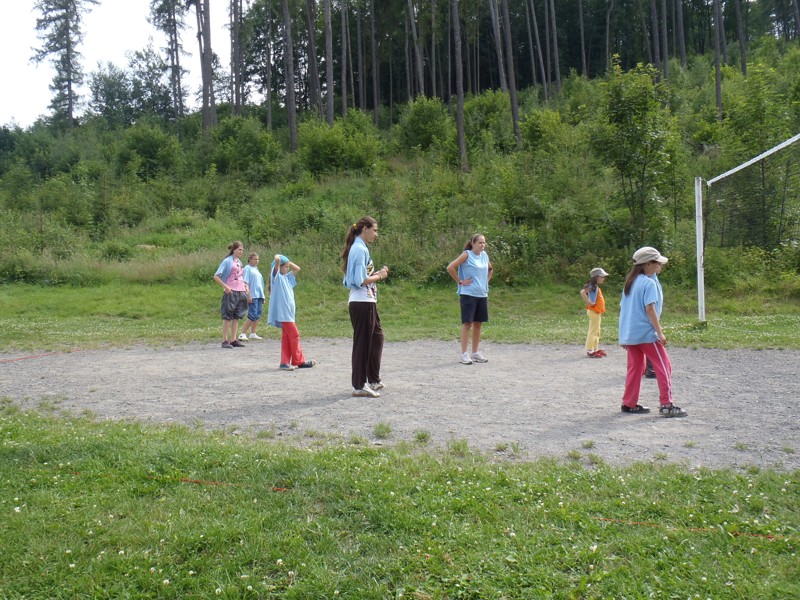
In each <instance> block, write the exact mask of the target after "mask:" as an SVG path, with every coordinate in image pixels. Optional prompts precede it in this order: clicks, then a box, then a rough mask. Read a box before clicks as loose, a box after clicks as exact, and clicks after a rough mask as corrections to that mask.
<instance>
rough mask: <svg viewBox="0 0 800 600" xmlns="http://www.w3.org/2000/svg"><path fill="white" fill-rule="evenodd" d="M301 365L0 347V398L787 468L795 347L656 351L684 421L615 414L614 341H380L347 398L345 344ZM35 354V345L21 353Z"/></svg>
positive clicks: (327, 430)
mask: <svg viewBox="0 0 800 600" xmlns="http://www.w3.org/2000/svg"><path fill="white" fill-rule="evenodd" d="M303 345H304V350H305V353H306V356H307V357H309V358H315V359H317V360H318V361H319V364H318V365H317V366H316V367H315V368H313V369H307V370H305V369H304V370H298V371H294V372H282V371H278V370H277V368H276V367H277V362H278V360H277V359H278V356H279V342H278V341H277V340H274V339H265V340H263V341H261V342H255V341H254V342H248V346H247V347H246V348H242V349H233V350H223V349H221V348H219V347H218V345H216V344H213V345H212V344H192V345H188V346H182V347H176V348H164V349H152V348H147V347H141V346H137V347H133V348H124V349H109V350H92V351H79V352H71V353H66V354H41V355H39V356H35V355H34V356H29V355H21V354H0V397H8V398H11V399H13V400H14V401H16V402H18V403H20V404H23V405H26V406H37V405H38V404H39V402H41V401H42V400H43V399H44V400H51V401H53V400H55V401H56V402H58V403H59V406H60V407H61V408H63V409H65V410H69V411H73V412H76V413H79V412H81V411H84V410H88V411H91V412H92V413H94V414H95V415H96V416H97V418H100V419H140V420H150V421H153V422H158V423H174V422H180V423H188V424H191V423H195V422H201V423H203V424H204V425H205V426H206V427H209V428H223V427H225V428H236V429H238V430H240V431H242V432H254V431H258V430H262V429H268V430H272V431H274V432H275V434H276V435H279V436H281V437H282V439H291V438H292V437H293V436H298V437H305V436H307V435H308V434H312V435H315V436H320V435H324V434H332V435H336V436H342V437H344V439H349V438H350V437H351V436H361V437H364V438H367V439H369V440H370V441H373V442H375V441H376V440H375V438H374V435H373V430H374V427H375V425H376V424H377V423H387V424H389V425H390V426H391V429H392V434H391V435H390V436H389V438H388V439H387V440H385V441H384V443H388V444H391V443H396V442H398V441H401V440H406V441H413V439H414V436H415V432H417V431H419V430H424V431H427V432H429V433H430V435H431V442H432V444H435V445H439V446H444V445H446V444H447V443H448V441H450V440H462V439H464V440H466V441H467V442H468V443H469V445H470V447H472V448H474V449H479V450H481V451H485V452H495V451H496V450H497V449H498V448H502V447H503V446H505V447H507V448H508V451H507V452H506V455H508V454H509V453H510V451H511V449H512V448H514V449H519V450H520V451H521V456H522V457H523V458H529V459H531V458H536V457H538V456H542V455H550V456H555V457H558V458H564V457H565V456H566V455H567V453H568V452H569V451H571V450H576V451H578V452H580V453H581V455H583V456H584V460H585V457H587V455H588V454H590V453H593V454H595V455H597V456H599V457H601V458H602V459H603V460H605V461H606V462H609V463H612V464H617V465H619V464H624V463H626V462H629V461H636V460H643V461H655V460H666V461H671V462H677V463H681V464H685V465H687V466H689V467H697V466H707V467H714V468H717V467H731V466H739V467H745V466H758V467H775V468H779V469H789V470H794V469H798V468H800V433H799V432H800V428H799V427H798V426H797V415H796V411H797V407H798V402H799V401H800V400H799V399H800V378H798V371H800V352H797V351H778V350H762V351H753V350H706V349H700V350H691V349H686V348H671V349H670V356H671V358H672V361H673V367H674V379H673V386H674V389H675V398H676V403H677V404H679V405H680V406H682V407H683V408H685V409H686V410H687V411H688V412H689V417H688V418H685V419H663V418H659V417H658V416H657V415H656V412H653V413H651V414H650V415H624V414H622V413H620V412H619V404H620V400H619V399H620V396H621V393H622V386H623V383H624V373H625V353H624V352H623V351H622V350H621V349H619V348H616V347H612V348H609V356H608V358H605V359H600V360H592V359H587V358H585V357H584V356H583V349H582V348H581V347H579V346H542V345H527V344H519V345H504V344H493V343H488V344H485V346H484V347H483V348H482V349H483V351H484V353H485V354H486V355H487V357H488V358H489V362H488V363H487V364H482V365H478V364H476V365H471V366H464V365H461V364H459V363H458V362H457V353H456V344H454V343H452V342H440V341H417V342H403V343H387V344H386V347H385V349H384V360H383V373H382V374H383V380H384V383H385V384H386V386H387V387H386V390H384V391H383V392H382V396H381V398H378V399H365V398H352V397H351V396H350V391H351V390H350V386H349V380H350V370H349V357H350V342H349V340H344V339H342V340H339V339H311V338H309V339H306V340H304V341H303ZM34 354H35V353H34ZM641 402H642V403H643V404H647V405H648V406H650V407H651V408H656V407H657V405H658V400H657V388H656V384H655V381H653V380H643V382H642V396H641Z"/></svg>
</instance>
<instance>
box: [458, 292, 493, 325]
mask: <svg viewBox="0 0 800 600" xmlns="http://www.w3.org/2000/svg"><path fill="white" fill-rule="evenodd" d="M459 298H461V322H462V323H486V322H487V321H488V320H489V299H488V298H486V297H485V296H484V297H483V298H476V297H475V296H459Z"/></svg>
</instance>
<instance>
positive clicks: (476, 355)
mask: <svg viewBox="0 0 800 600" xmlns="http://www.w3.org/2000/svg"><path fill="white" fill-rule="evenodd" d="M470 358H471V359H472V362H476V363H485V362H489V359H488V358H486V357H485V356H484V355H483V354H481V351H480V350H478V351H477V352H473V353H472V356H471V357H470Z"/></svg>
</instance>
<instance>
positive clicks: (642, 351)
mask: <svg viewBox="0 0 800 600" xmlns="http://www.w3.org/2000/svg"><path fill="white" fill-rule="evenodd" d="M648 358H649V359H650V362H651V363H652V364H653V369H654V370H655V372H656V381H657V382H658V397H659V398H658V399H659V402H660V404H661V406H664V405H665V404H666V405H669V404H672V363H671V362H670V360H669V356H668V355H667V349H666V348H665V347H664V346H662V345H661V344H659V343H658V342H653V343H650V344H635V345H632V346H628V375H627V376H626V377H625V393H624V394H622V404H624V405H625V406H630V407H631V408H633V407H634V406H636V405H637V404H638V403H639V388H640V387H641V385H642V375H644V370H645V367H646V366H647V359H648Z"/></svg>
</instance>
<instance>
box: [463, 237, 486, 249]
mask: <svg viewBox="0 0 800 600" xmlns="http://www.w3.org/2000/svg"><path fill="white" fill-rule="evenodd" d="M480 237H483V234H482V233H476V234H475V235H473V236H472V237H471V238H469V239H468V240H467V241H466V243H465V244H464V250H472V246H473V244H475V243H476V242H477V241H478V238H480Z"/></svg>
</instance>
